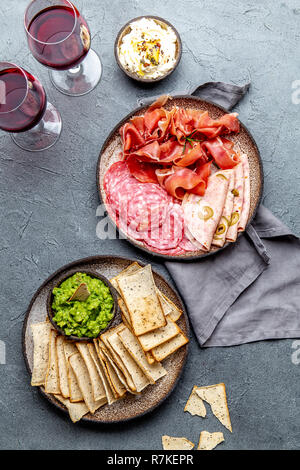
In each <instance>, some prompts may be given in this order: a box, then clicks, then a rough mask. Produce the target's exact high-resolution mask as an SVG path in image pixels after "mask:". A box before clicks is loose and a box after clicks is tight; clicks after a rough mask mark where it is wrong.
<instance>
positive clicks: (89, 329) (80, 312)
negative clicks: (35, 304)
mask: <svg viewBox="0 0 300 470" xmlns="http://www.w3.org/2000/svg"><path fill="white" fill-rule="evenodd" d="M102 279H103V280H102ZM49 309H50V316H49V318H50V320H51V323H52V324H53V325H54V326H56V327H58V328H57V329H58V330H61V331H62V332H63V334H65V335H66V336H72V337H76V338H83V337H85V338H96V337H97V336H99V333H100V332H101V331H103V330H104V329H105V328H107V326H108V325H109V323H110V322H111V320H112V318H113V316H114V311H115V299H114V297H113V295H112V291H111V289H110V287H109V286H108V281H106V280H105V278H103V277H102V276H99V277H97V275H95V277H94V276H93V275H90V274H89V273H86V272H76V273H75V274H73V275H71V276H69V277H67V278H66V279H65V280H63V281H62V282H61V283H60V284H59V285H58V286H57V287H54V289H53V291H52V293H51V298H50V301H49V303H48V314H49Z"/></svg>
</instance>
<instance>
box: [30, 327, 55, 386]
mask: <svg viewBox="0 0 300 470" xmlns="http://www.w3.org/2000/svg"><path fill="white" fill-rule="evenodd" d="M31 330H32V336H33V369H32V376H31V385H33V386H40V385H44V384H45V380H46V374H47V370H48V363H49V338H50V331H51V323H49V322H41V323H34V324H33V325H31Z"/></svg>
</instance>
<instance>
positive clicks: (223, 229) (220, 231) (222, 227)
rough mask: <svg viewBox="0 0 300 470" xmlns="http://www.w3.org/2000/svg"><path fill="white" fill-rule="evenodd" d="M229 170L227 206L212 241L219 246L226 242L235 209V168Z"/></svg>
mask: <svg viewBox="0 0 300 470" xmlns="http://www.w3.org/2000/svg"><path fill="white" fill-rule="evenodd" d="M229 172H230V175H229V186H228V191H227V196H226V201H225V206H224V209H223V213H222V216H221V219H220V222H219V224H218V227H217V229H216V231H215V234H214V238H213V241H212V244H213V245H214V246H219V247H222V246H224V244H225V240H226V233H227V230H228V227H229V223H230V219H231V214H232V209H233V201H234V195H233V192H232V191H233V190H234V184H235V172H234V170H228V174H229Z"/></svg>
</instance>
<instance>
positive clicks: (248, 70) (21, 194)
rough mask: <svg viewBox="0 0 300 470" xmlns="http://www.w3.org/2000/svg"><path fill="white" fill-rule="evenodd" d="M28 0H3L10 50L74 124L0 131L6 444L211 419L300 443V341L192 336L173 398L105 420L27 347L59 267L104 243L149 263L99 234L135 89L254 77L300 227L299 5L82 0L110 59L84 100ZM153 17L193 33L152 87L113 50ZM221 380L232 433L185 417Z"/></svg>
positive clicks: (286, 444) (2, 440)
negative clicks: (101, 202) (46, 41)
mask: <svg viewBox="0 0 300 470" xmlns="http://www.w3.org/2000/svg"><path fill="white" fill-rule="evenodd" d="M26 4H27V1H26V0H6V1H5V2H4V1H1V3H0V31H1V32H0V37H1V41H0V50H1V58H2V59H6V60H11V61H15V62H16V63H18V64H20V65H22V66H24V67H26V68H27V69H28V70H30V71H31V72H32V73H34V74H35V75H37V77H39V78H40V80H41V81H42V83H43V84H44V85H45V87H46V89H47V93H48V96H49V100H50V101H51V102H52V103H53V104H55V105H57V107H58V108H59V110H60V112H61V114H62V118H63V124H64V125H63V133H62V135H61V139H60V141H59V142H58V144H57V145H56V146H55V147H53V148H52V149H50V150H48V151H45V152H43V153H39V154H30V153H27V152H23V151H21V150H19V149H18V148H17V147H16V146H15V145H14V144H13V142H12V141H11V139H10V136H9V135H7V134H4V133H1V135H0V179H1V186H0V207H1V223H0V235H1V238H0V266H1V269H0V280H1V289H0V292H1V293H0V296H1V297H0V299H1V300H0V305H1V313H0V340H1V341H4V342H5V343H6V352H7V358H6V365H0V448H1V449H12V448H18V449H75V448H76V449H145V448H150V449H160V448H161V442H160V436H161V435H162V434H165V433H166V434H170V435H175V436H176V435H183V436H186V437H187V438H189V439H190V440H192V441H194V442H196V441H197V440H198V438H199V433H200V431H201V430H203V429H206V430H209V431H217V430H223V431H224V435H225V443H224V444H222V448H223V449H299V448H300V391H299V376H300V365H296V364H293V363H292V359H291V355H292V352H293V349H292V344H293V341H292V340H285V341H268V342H260V343H254V344H248V345H244V346H239V347H233V348H227V349H226V348H219V349H217V348H212V349H208V350H201V349H200V348H199V347H198V345H197V344H196V342H195V340H194V338H193V339H192V341H191V353H190V357H189V360H188V363H187V366H186V369H185V372H184V374H183V376H182V379H181V381H180V383H179V385H178V387H177V388H176V390H175V392H174V393H173V394H172V395H171V396H170V397H169V399H168V400H167V401H166V402H165V403H164V405H163V406H162V407H160V408H159V409H158V410H156V411H155V412H154V413H152V414H151V415H149V416H147V417H145V418H143V419H139V420H137V421H134V422H131V423H130V424H126V425H120V426H115V427H103V428H101V427H99V428H91V427H88V426H83V425H80V424H79V425H76V426H74V425H72V424H71V423H70V421H69V420H68V419H66V418H65V417H64V416H62V415H61V414H57V413H56V412H55V410H53V409H52V408H51V406H49V404H48V403H47V402H46V401H45V400H44V399H43V398H42V397H41V396H40V395H39V393H38V392H37V390H34V389H32V388H31V387H30V384H29V377H28V374H27V371H26V369H25V365H24V362H23V357H22V349H21V329H22V322H23V318H24V312H25V310H26V308H27V305H28V302H29V300H30V298H31V296H32V295H33V293H34V292H35V290H36V289H37V287H38V286H39V285H40V284H41V283H42V281H43V280H44V279H45V278H46V277H47V276H48V275H49V274H51V273H52V272H53V271H54V270H56V269H57V268H59V267H60V266H61V265H62V264H65V263H67V262H70V261H72V260H75V259H78V258H81V257H85V256H89V255H94V254H101V253H114V254H119V255H124V256H126V255H129V256H131V257H135V256H138V257H139V258H141V259H146V258H145V257H143V255H142V253H140V252H137V251H136V250H135V249H134V248H133V247H131V246H130V245H129V244H128V243H127V242H126V241H118V240H115V241H109V240H106V241H101V240H99V239H98V238H97V237H96V226H97V222H98V220H99V219H98V218H97V217H96V208H97V205H98V195H97V188H96V185H95V168H96V161H97V157H98V152H99V149H100V146H101V145H102V143H103V141H104V139H105V137H106V135H107V133H108V131H110V129H111V128H112V126H114V125H115V124H116V123H117V122H118V121H119V120H120V118H122V117H123V116H124V115H125V114H127V113H128V112H129V111H130V110H131V109H132V108H133V107H135V106H136V98H137V97H140V96H147V95H151V94H153V93H155V94H158V93H161V92H171V93H172V92H173V91H176V90H178V89H179V90H182V89H184V88H185V87H186V86H188V85H190V84H197V83H201V82H204V81H208V80H224V81H231V82H233V83H237V84H242V83H245V82H246V81H248V80H251V83H252V86H251V90H250V93H249V94H248V95H247V96H246V98H245V99H244V101H243V102H242V103H241V104H240V106H239V109H238V111H239V112H240V117H241V119H242V121H243V122H244V123H245V124H246V125H247V126H249V128H250V130H251V131H252V133H253V135H254V137H255V139H256V141H257V144H258V146H259V148H260V150H261V155H262V158H263V162H264V170H265V192H264V204H265V205H266V206H267V207H269V208H270V209H271V210H273V211H274V213H275V214H277V215H278V216H279V217H280V218H282V219H283V220H284V221H285V222H286V223H287V224H288V225H289V226H290V227H291V228H292V229H293V230H294V231H295V232H296V233H297V234H298V235H300V194H299V183H300V176H299V175H300V171H299V170H300V160H299V138H300V124H299V122H300V121H299V111H300V105H296V104H293V103H292V83H293V82H294V81H295V80H300V67H299V37H300V8H299V2H298V1H297V0H288V1H278V0H265V1H264V2H257V1H255V0H248V1H247V0H243V1H240V0H228V1H227V2H223V1H221V0H215V1H214V2H212V1H208V0H199V1H197V0H182V1H176V0H175V1H174V0H165V1H163V2H162V1H159V0H153V1H152V2H148V1H145V0H142V1H137V0H131V1H116V0H104V1H99V0H80V1H79V2H77V5H79V7H80V6H81V9H82V12H83V14H84V15H85V17H86V19H87V20H88V22H89V25H90V27H91V30H92V33H93V44H92V45H93V48H94V49H95V50H96V51H97V52H98V53H99V55H100V56H101V59H102V62H103V67H104V73H103V77H102V80H101V83H100V84H99V86H98V87H97V88H96V89H95V90H94V91H93V92H92V93H90V94H89V95H87V96H85V97H81V98H69V97H66V96H63V95H61V94H60V93H58V92H57V91H56V90H55V89H54V88H53V87H52V86H51V84H50V81H49V78H48V74H47V70H46V69H45V68H43V67H42V66H41V65H40V64H38V63H37V62H36V61H35V60H34V59H33V57H32V56H31V54H30V52H29V50H28V47H27V43H26V38H25V34H24V31H23V25H22V15H23V11H24V9H25V7H26ZM143 14H156V15H159V16H162V17H165V18H166V19H168V20H169V21H171V22H172V23H174V25H175V26H176V28H177V29H178V31H179V32H180V34H181V37H182V41H183V56H182V61H181V64H180V66H179V68H178V70H177V71H176V72H175V73H174V74H173V75H172V76H170V77H169V78H168V79H166V80H165V81H163V82H162V83H160V84H157V85H156V86H155V87H153V88H152V89H151V88H147V87H145V86H140V85H137V84H135V83H133V82H132V81H130V80H129V79H128V78H127V77H126V76H124V75H123V74H122V73H121V72H120V70H119V69H118V67H117V65H116V63H115V60H114V56H113V43H114V39H115V36H116V34H117V32H118V30H119V28H120V27H121V25H122V24H124V23H125V22H126V21H128V20H129V19H130V18H133V17H136V16H139V15H143ZM156 267H157V269H159V270H160V271H161V272H162V273H164V274H165V270H164V269H163V267H162V266H161V265H159V264H157V266H156ZM257 308H259V306H257ZM219 381H224V382H225V384H226V386H227V391H228V398H229V408H230V412H231V418H232V423H233V430H234V432H233V434H232V435H231V434H230V433H229V432H227V431H226V430H224V429H223V428H222V426H221V425H220V424H219V423H218V421H217V420H216V419H215V418H214V417H213V416H212V415H209V417H208V419H206V420H202V419H201V418H197V417H192V416H190V415H188V414H185V413H183V407H184V403H185V401H186V399H187V397H188V395H189V391H190V389H191V387H192V386H193V385H194V384H199V385H200V384H203V385H205V384H212V383H216V382H219ZM220 448H221V446H220Z"/></svg>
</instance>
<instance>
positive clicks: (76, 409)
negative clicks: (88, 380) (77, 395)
mask: <svg viewBox="0 0 300 470" xmlns="http://www.w3.org/2000/svg"><path fill="white" fill-rule="evenodd" d="M54 396H55V398H56V399H57V400H58V401H60V402H61V403H62V404H63V405H65V407H66V408H67V410H68V412H69V415H70V418H71V420H72V421H73V423H76V422H77V421H80V420H81V418H83V416H84V415H86V414H87V413H88V412H89V410H88V407H87V406H86V404H85V403H84V402H81V403H72V402H70V400H69V399H68V398H64V397H63V396H62V395H54Z"/></svg>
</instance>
